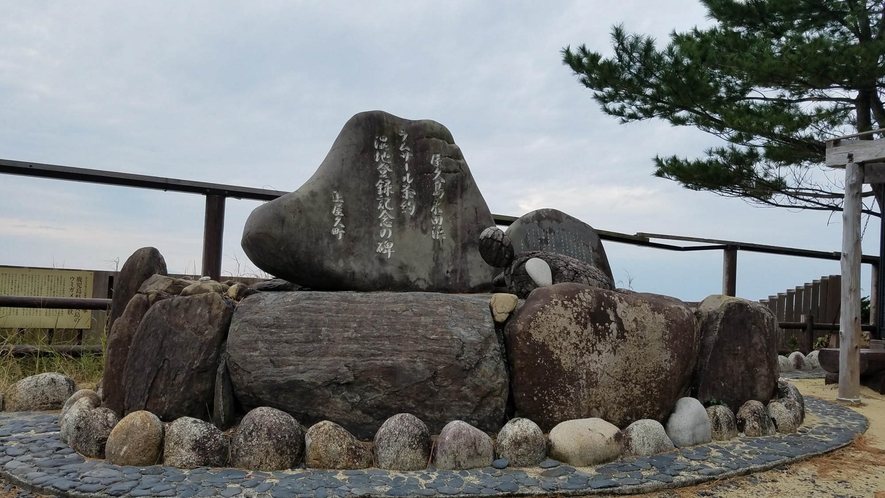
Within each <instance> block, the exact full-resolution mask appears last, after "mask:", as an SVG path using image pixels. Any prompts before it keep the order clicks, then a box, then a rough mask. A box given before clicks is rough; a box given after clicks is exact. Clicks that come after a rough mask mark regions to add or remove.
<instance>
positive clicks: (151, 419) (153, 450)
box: [105, 410, 163, 467]
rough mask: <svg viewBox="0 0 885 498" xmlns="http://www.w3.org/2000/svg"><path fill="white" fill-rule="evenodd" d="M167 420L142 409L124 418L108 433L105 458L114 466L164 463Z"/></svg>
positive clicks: (141, 465)
mask: <svg viewBox="0 0 885 498" xmlns="http://www.w3.org/2000/svg"><path fill="white" fill-rule="evenodd" d="M162 455H163V422H161V421H160V419H159V418H157V416H156V415H154V414H153V413H151V412H147V411H144V410H140V411H137V412H132V413H130V414H129V415H126V416H125V417H123V419H122V420H120V422H118V423H117V425H116V426H114V429H113V430H112V431H111V433H110V435H109V436H108V442H107V446H106V447H105V458H107V460H108V462H110V463H112V464H114V465H132V466H135V467H146V466H148V465H157V464H159V463H162Z"/></svg>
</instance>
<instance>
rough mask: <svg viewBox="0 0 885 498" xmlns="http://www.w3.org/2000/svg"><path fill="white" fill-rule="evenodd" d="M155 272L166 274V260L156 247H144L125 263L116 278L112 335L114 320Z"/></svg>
mask: <svg viewBox="0 0 885 498" xmlns="http://www.w3.org/2000/svg"><path fill="white" fill-rule="evenodd" d="M154 274H160V275H165V274H166V260H165V259H163V255H162V254H160V251H158V250H157V249H156V248H154V247H142V248H141V249H139V250H137V251H135V252H134V253H132V256H129V259H127V260H126V262H125V263H123V268H121V269H120V273H119V274H118V275H117V277H116V278H115V279H114V296H113V298H112V299H111V313H110V316H109V317H108V330H110V331H111V335H113V330H114V322H116V321H117V318H119V317H120V316H121V315H122V314H123V311H124V310H125V309H126V305H127V304H128V303H129V300H130V299H132V297H133V296H135V293H136V292H137V291H138V288H139V287H141V284H142V283H144V281H145V280H147V279H149V278H150V277H151V276H152V275H154Z"/></svg>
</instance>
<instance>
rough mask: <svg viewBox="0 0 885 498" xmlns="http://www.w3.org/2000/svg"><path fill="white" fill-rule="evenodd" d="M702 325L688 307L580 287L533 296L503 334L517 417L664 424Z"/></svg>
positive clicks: (687, 377) (548, 424) (544, 421)
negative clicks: (648, 421)
mask: <svg viewBox="0 0 885 498" xmlns="http://www.w3.org/2000/svg"><path fill="white" fill-rule="evenodd" d="M697 336H698V331H697V321H696V320H695V317H694V315H693V313H692V311H691V310H690V309H689V308H688V306H686V305H685V304H684V303H682V302H681V301H678V300H676V299H673V298H669V297H666V296H658V295H654V294H638V293H632V292H629V291H608V290H603V289H597V288H592V287H588V286H585V285H580V284H554V285H552V286H549V287H543V288H539V289H537V290H535V291H534V292H533V293H532V295H531V296H530V297H529V299H527V300H526V302H525V304H524V305H523V306H522V307H521V308H520V309H519V310H518V311H517V312H516V313H515V314H514V315H513V316H512V317H511V318H510V320H509V321H508V322H507V326H506V329H505V338H506V343H507V350H508V351H507V354H508V359H509V361H510V371H511V382H512V391H513V399H514V402H515V405H516V412H517V415H518V416H521V417H526V418H529V419H531V420H533V421H535V422H536V423H537V424H538V425H539V426H541V428H542V429H545V430H549V429H550V428H552V427H553V426H554V425H556V424H557V423H559V422H562V421H564V420H569V419H576V418H587V417H599V418H603V419H605V420H608V421H610V422H612V423H614V424H615V425H617V426H619V427H626V426H627V425H629V424H630V423H631V422H633V421H635V420H639V419H643V418H651V419H655V420H658V421H663V420H665V419H666V418H667V416H668V415H670V412H671V410H672V409H673V406H674V405H675V404H676V400H677V399H679V398H680V397H681V396H683V393H684V392H685V391H686V390H687V388H688V387H689V382H690V381H691V373H692V371H693V369H694V361H695V356H696V354H697Z"/></svg>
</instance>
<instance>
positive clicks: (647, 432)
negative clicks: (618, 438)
mask: <svg viewBox="0 0 885 498" xmlns="http://www.w3.org/2000/svg"><path fill="white" fill-rule="evenodd" d="M623 436H624V439H623V441H622V446H623V453H624V454H625V455H631V456H651V455H656V454H658V453H664V452H667V451H671V450H674V449H676V446H674V445H673V441H671V440H670V437H669V436H667V431H666V430H664V426H663V425H661V423H660V422H658V421H657V420H651V419H641V420H637V421H636V422H633V423H632V424H630V425H628V426H627V428H626V429H624V431H623Z"/></svg>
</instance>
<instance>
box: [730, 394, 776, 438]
mask: <svg viewBox="0 0 885 498" xmlns="http://www.w3.org/2000/svg"><path fill="white" fill-rule="evenodd" d="M737 428H738V431H740V432H743V433H744V435H745V436H747V437H760V436H771V435H773V434H774V433H775V432H777V429H776V428H775V426H774V422H772V420H771V417H770V416H769V415H768V411H767V410H766V409H765V405H763V404H762V403H760V402H759V401H756V400H754V399H751V400H750V401H747V402H746V403H744V404H743V406H741V407H740V409H738V411H737Z"/></svg>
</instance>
